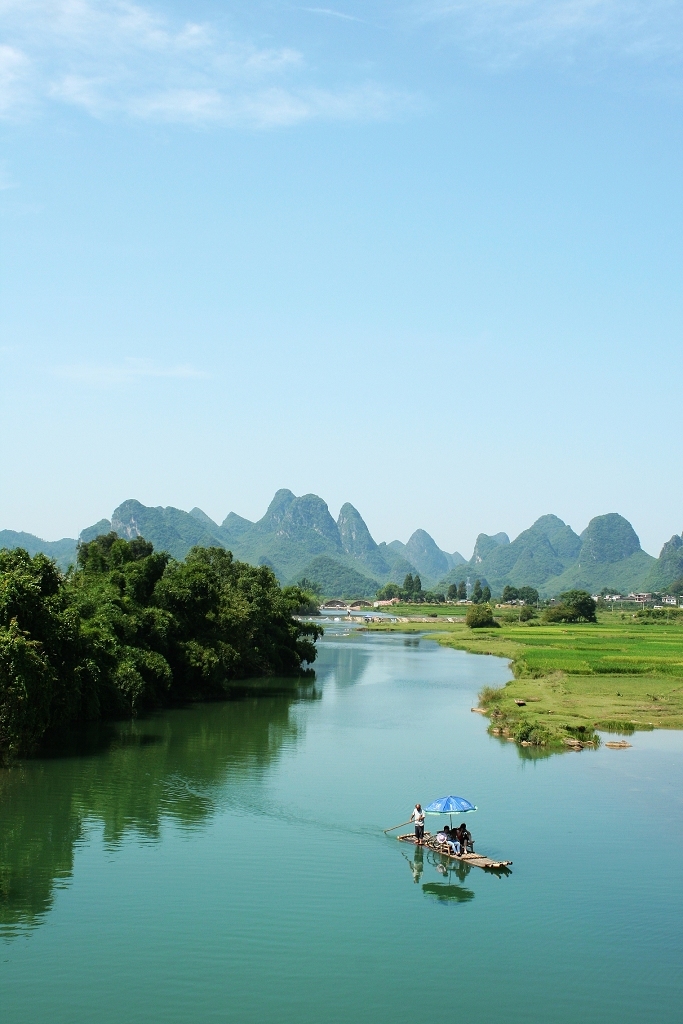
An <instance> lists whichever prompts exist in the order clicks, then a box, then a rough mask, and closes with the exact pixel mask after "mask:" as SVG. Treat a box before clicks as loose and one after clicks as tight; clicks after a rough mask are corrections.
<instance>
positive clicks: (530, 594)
mask: <svg viewBox="0 0 683 1024" xmlns="http://www.w3.org/2000/svg"><path fill="white" fill-rule="evenodd" d="M303 582H304V581H303V580H302V584H303ZM305 582H308V581H305ZM376 596H377V600H378V601H391V600H392V599H393V598H398V599H399V600H400V601H405V602H411V603H414V604H442V603H444V602H445V601H467V600H470V601H472V603H473V604H488V602H489V601H490V600H491V588H490V587H489V585H488V583H484V584H483V586H482V582H481V580H475V581H474V586H473V587H472V591H471V593H470V594H469V596H468V594H467V584H466V582H465V580H460V582H459V583H457V584H456V583H451V585H450V586H449V587H448V590H447V591H446V592H445V593H441V592H438V591H436V592H435V591H432V590H423V589H422V581H421V579H420V577H419V576H417V575H415V576H413V575H412V573H408V575H407V576H406V578H405V580H404V581H403V586H402V587H400V586H399V585H398V583H387V584H386V585H385V586H383V587H381V588H380V589H379V590H378V591H377V595H376ZM502 601H503V602H504V603H511V602H520V603H524V604H538V603H539V594H538V591H537V590H536V589H535V588H534V587H505V589H504V590H503V595H502Z"/></svg>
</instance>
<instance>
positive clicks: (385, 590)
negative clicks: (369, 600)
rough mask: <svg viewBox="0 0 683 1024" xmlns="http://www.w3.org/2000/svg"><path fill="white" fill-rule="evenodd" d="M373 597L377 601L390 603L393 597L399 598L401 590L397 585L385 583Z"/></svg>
mask: <svg viewBox="0 0 683 1024" xmlns="http://www.w3.org/2000/svg"><path fill="white" fill-rule="evenodd" d="M375 596H376V597H377V600H378V601H392V600H393V599H394V598H395V597H400V596H401V588H400V587H399V585H398V583H386V584H385V585H384V586H383V587H380V588H379V590H378V591H377V594H376V595H375Z"/></svg>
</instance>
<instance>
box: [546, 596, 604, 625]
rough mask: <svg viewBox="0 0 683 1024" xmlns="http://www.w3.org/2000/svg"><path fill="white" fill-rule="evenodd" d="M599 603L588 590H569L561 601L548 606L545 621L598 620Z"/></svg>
mask: <svg viewBox="0 0 683 1024" xmlns="http://www.w3.org/2000/svg"><path fill="white" fill-rule="evenodd" d="M596 608H597V605H596V603H595V601H594V600H593V598H592V597H591V596H590V594H589V593H588V591H587V590H568V591H566V592H565V593H564V594H560V603H559V604H556V605H553V606H552V607H551V608H546V610H545V612H544V613H543V621H544V622H597V621H598V620H597V616H596V614H595V611H596Z"/></svg>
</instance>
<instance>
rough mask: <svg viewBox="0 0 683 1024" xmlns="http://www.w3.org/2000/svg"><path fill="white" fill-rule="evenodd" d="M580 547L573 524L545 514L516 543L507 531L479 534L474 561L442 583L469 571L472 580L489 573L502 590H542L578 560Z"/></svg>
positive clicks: (491, 582) (495, 589)
mask: <svg viewBox="0 0 683 1024" xmlns="http://www.w3.org/2000/svg"><path fill="white" fill-rule="evenodd" d="M580 548H581V540H580V538H579V537H578V536H577V535H576V534H575V533H574V531H573V530H572V529H571V527H569V526H567V525H566V523H563V522H562V520H561V519H558V517H557V516H553V515H547V516H541V518H540V519H537V520H536V522H535V523H534V524H533V526H530V527H529V529H528V530H524V532H523V533H520V535H519V536H518V537H516V538H515V540H513V541H512V543H510V540H509V538H508V536H507V534H505V533H498V534H496V535H495V536H493V537H490V536H487V535H486V534H483V533H482V534H479V536H478V537H477V542H476V544H475V547H474V553H473V555H472V558H471V559H470V561H469V562H468V563H465V564H464V565H462V566H458V568H457V569H455V570H452V571H451V572H450V573H449V574H448V575H447V576H446V577H445V578H444V579H443V580H442V581H441V583H440V586H448V585H449V584H450V583H457V582H458V581H459V580H461V579H463V578H464V577H465V575H469V576H470V577H471V578H472V582H474V579H475V578H479V579H482V577H486V579H487V581H488V584H489V586H490V587H491V589H492V590H493V592H494V593H498V594H499V593H501V592H502V590H503V587H505V586H506V584H510V585H511V586H516V587H523V586H530V587H536V588H537V589H538V590H539V591H540V590H541V588H542V587H543V586H544V584H545V582H546V581H547V580H548V579H550V578H552V577H554V576H559V575H560V574H561V573H562V572H564V570H565V569H566V568H567V567H568V566H569V565H571V564H572V563H573V562H574V560H575V559H576V557H577V555H578V552H579V550H580Z"/></svg>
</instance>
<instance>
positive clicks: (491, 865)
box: [396, 832, 512, 871]
mask: <svg viewBox="0 0 683 1024" xmlns="http://www.w3.org/2000/svg"><path fill="white" fill-rule="evenodd" d="M396 838H397V839H398V841H399V842H400V843H413V845H414V846H417V840H416V839H415V836H414V834H413V833H412V832H408V833H407V835H404V836H397V837H396ZM422 846H426V847H427V848H428V849H429V850H434V852H435V853H439V854H441V856H442V857H448V858H449V859H450V860H460V861H465V862H466V863H467V864H471V865H472V866H473V867H475V868H484V869H486V870H489V871H495V870H496V869H497V868H506V867H507V866H508V864H512V861H511V860H491V858H490V857H485V856H484V854H483V853H461V854H459V855H458V854H457V853H453V851H452V849H451V847H450V846H449V845H448V843H437V841H436V839H435V838H434V836H432V835H430V834H429V832H425V834H424V839H423V840H422Z"/></svg>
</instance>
